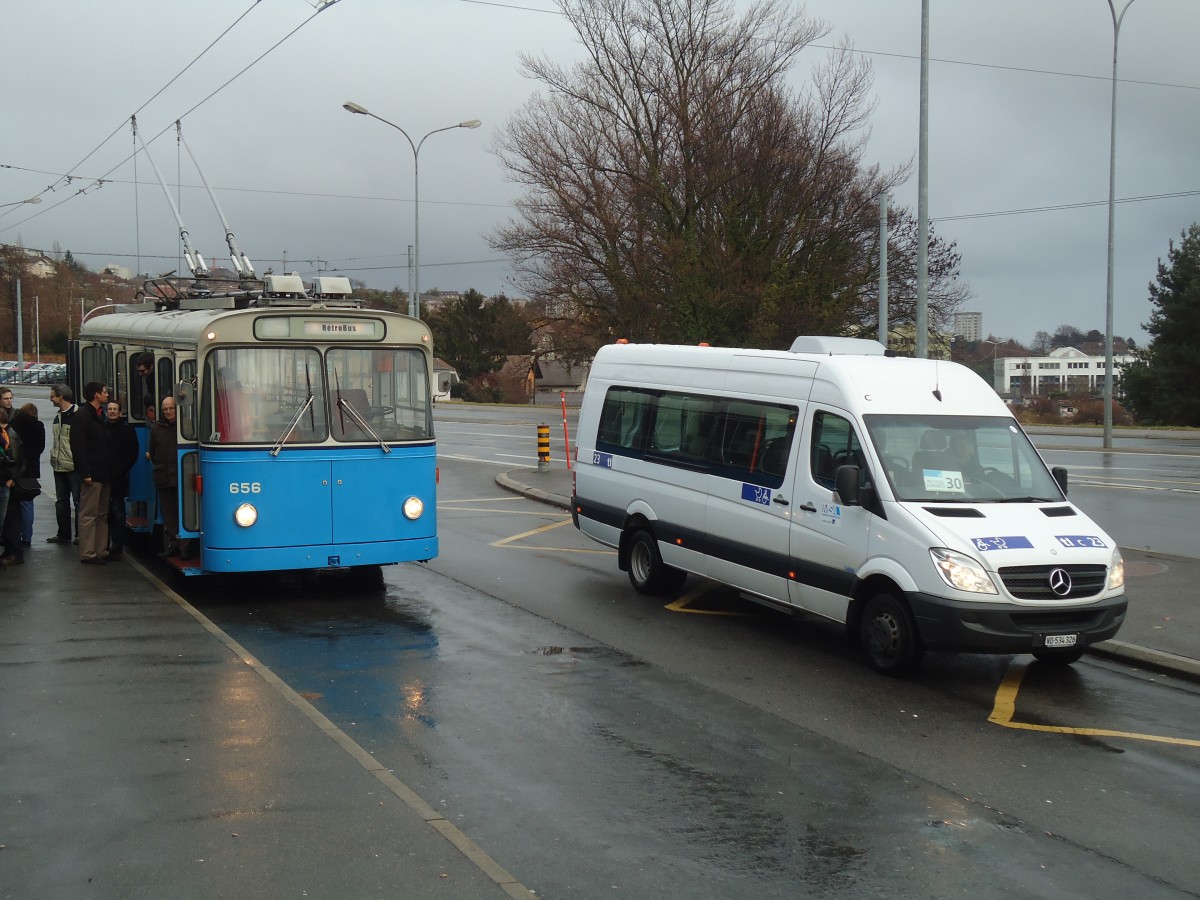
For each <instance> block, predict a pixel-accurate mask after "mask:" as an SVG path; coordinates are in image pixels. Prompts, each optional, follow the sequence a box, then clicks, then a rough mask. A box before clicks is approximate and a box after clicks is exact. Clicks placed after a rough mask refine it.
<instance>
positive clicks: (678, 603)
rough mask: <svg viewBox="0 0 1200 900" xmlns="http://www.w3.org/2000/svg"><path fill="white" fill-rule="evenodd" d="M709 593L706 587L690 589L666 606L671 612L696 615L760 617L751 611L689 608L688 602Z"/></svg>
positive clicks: (692, 601)
mask: <svg viewBox="0 0 1200 900" xmlns="http://www.w3.org/2000/svg"><path fill="white" fill-rule="evenodd" d="M707 593H708V590H707V589H706V588H701V589H699V590H695V591H688V592H687V593H686V594H684V595H683V596H682V597H679V598H678V599H677V600H675V601H674V602H672V603H668V604H667V606H666V608H667V609H669V610H670V611H671V612H677V613H691V614H692V615H694V616H735V617H737V618H742V619H754V618H758V617H757V616H753V615H751V614H750V613H744V612H732V611H730V610H726V609H689V608H688V604H690V603H694V602H695V601H697V600H699V599H700V598H701V597H703V596H704V595H705V594H707Z"/></svg>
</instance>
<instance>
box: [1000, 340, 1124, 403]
mask: <svg viewBox="0 0 1200 900" xmlns="http://www.w3.org/2000/svg"><path fill="white" fill-rule="evenodd" d="M1131 362H1133V356H1132V355H1129V354H1121V355H1117V354H1115V353H1114V354H1113V369H1114V370H1115V371H1114V372H1113V375H1114V377H1116V376H1117V375H1118V374H1119V373H1120V370H1121V367H1122V366H1126V365H1128V364H1129V363H1131ZM1104 375H1105V366H1104V356H1103V355H1100V356H1089V355H1088V354H1087V353H1084V352H1083V351H1082V350H1079V349H1077V348H1075V347H1059V348H1057V349H1056V350H1051V351H1050V353H1049V354H1048V355H1047V356H1006V357H1002V358H999V359H997V360H996V362H995V368H994V372H993V380H992V387H993V388H995V390H996V393H997V394H1000V395H1001V396H1003V397H1013V398H1023V397H1037V396H1043V395H1046V394H1052V393H1058V392H1061V393H1064V394H1099V393H1101V392H1102V391H1103V390H1104Z"/></svg>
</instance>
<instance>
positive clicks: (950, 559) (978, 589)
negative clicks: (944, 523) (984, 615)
mask: <svg viewBox="0 0 1200 900" xmlns="http://www.w3.org/2000/svg"><path fill="white" fill-rule="evenodd" d="M929 555H930V556H932V557H933V566H934V568H935V569H937V570H938V574H939V575H941V576H942V581H944V582H946V584H948V585H950V587H952V588H955V589H957V590H960V591H970V592H971V593H973V594H995V593H997V591H996V585H995V584H993V583H992V579H991V577H990V576H989V575H988V573H987V572H985V571H984V569H983V566H981V565H980V564H979V563H977V562H976V561H975V560H973V559H971V557H969V556H967V555H966V554H963V553H955V552H954V551H953V550H944V549H941V548H934V549H932V550H930V551H929Z"/></svg>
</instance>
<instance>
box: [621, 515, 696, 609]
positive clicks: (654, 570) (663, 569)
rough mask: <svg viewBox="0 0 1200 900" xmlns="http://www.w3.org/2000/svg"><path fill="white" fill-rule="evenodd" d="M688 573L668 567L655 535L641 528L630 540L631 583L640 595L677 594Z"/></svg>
mask: <svg viewBox="0 0 1200 900" xmlns="http://www.w3.org/2000/svg"><path fill="white" fill-rule="evenodd" d="M686 578H687V572H684V571H682V570H681V569H675V568H672V567H671V566H668V565H667V564H666V563H664V562H663V560H662V554H660V553H659V552H658V541H657V540H655V538H654V534H653V533H652V532H651V531H649V530H648V529H645V528H639V529H638V530H637V531H635V532H634V533H633V534H632V535H631V536H630V538H629V583H630V584H632V585H633V589H634V590H635V591H637V592H638V593H639V594H650V595H652V596H665V595H670V594H674V593H676V592H677V591H678V590H679V589H680V588H681V587H683V582H684V580H685V579H686Z"/></svg>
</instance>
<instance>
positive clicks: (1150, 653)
mask: <svg viewBox="0 0 1200 900" xmlns="http://www.w3.org/2000/svg"><path fill="white" fill-rule="evenodd" d="M496 483H497V484H499V485H500V486H501V487H503V488H505V489H506V490H510V491H513V492H515V493H518V494H524V495H525V496H527V497H530V498H532V499H535V500H540V501H542V502H543V503H550V504H553V505H555V506H559V507H561V508H563V509H567V510H569V509H570V508H571V490H572V484H573V478H572V473H571V472H569V471H567V469H566V468H565V465H564V464H561V463H554V464H552V465H551V468H550V469H549V470H545V471H542V470H538V469H532V468H521V469H513V470H511V471H509V472H504V473H501V474H500V475H497V476H496ZM1121 553H1122V555H1123V556H1124V557H1125V588H1126V592H1127V593H1128V596H1129V612H1128V613H1127V614H1126V616H1125V622H1124V624H1123V625H1122V626H1121V630H1120V631H1119V632H1117V637H1116V638H1114V639H1113V640H1109V641H1103V642H1101V643H1099V644H1095V645H1093V646H1092V647H1089V648H1088V651H1089V652H1090V653H1095V654H1097V655H1099V656H1105V657H1109V658H1111V659H1117V660H1121V661H1123V662H1127V663H1129V664H1130V665H1135V666H1141V667H1144V668H1150V669H1155V670H1157V671H1162V672H1167V673H1170V674H1172V675H1177V676H1179V677H1181V678H1188V679H1190V680H1194V681H1200V601H1198V598H1197V591H1198V586H1200V559H1190V558H1188V557H1182V556H1167V555H1166V554H1162V553H1150V552H1147V551H1144V550H1132V549H1126V548H1121Z"/></svg>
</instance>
